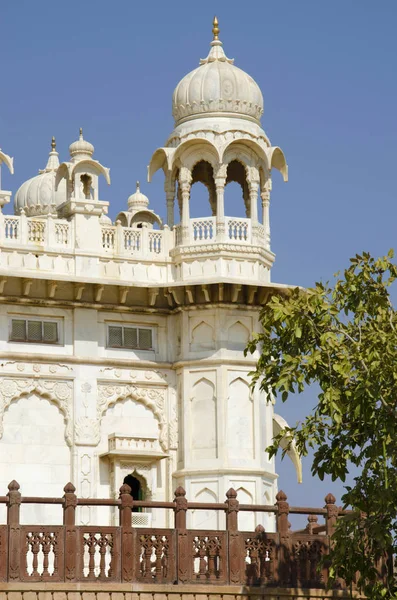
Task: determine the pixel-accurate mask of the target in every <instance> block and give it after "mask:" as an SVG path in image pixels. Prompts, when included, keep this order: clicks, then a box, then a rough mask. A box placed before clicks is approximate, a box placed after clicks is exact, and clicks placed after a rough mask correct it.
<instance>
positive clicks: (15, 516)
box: [0, 481, 346, 588]
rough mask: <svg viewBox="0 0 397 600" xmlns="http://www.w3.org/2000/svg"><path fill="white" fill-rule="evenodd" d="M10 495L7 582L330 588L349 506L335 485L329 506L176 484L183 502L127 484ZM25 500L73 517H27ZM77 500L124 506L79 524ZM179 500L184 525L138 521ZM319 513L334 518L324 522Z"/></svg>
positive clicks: (2, 566)
mask: <svg viewBox="0 0 397 600" xmlns="http://www.w3.org/2000/svg"><path fill="white" fill-rule="evenodd" d="M8 489H9V491H8V494H7V495H6V496H3V497H0V504H1V503H3V504H6V505H7V525H0V581H10V582H11V581H13V582H20V581H23V582H39V581H52V582H100V583H106V582H109V583H113V582H141V583H152V584H156V583H173V584H184V583H211V584H212V583H213V584H237V585H262V586H279V587H317V588H318V587H324V586H325V585H326V583H327V578H328V569H327V564H326V562H324V561H323V560H322V559H323V556H324V555H326V554H328V550H329V545H330V537H331V535H332V533H333V531H334V528H335V524H336V519H337V517H338V515H340V514H344V513H345V512H346V511H342V510H340V509H338V507H337V506H335V498H334V496H332V494H328V496H326V498H325V502H326V505H325V507H324V508H298V507H290V506H289V504H288V502H287V497H286V495H285V494H284V493H283V492H282V491H280V492H279V493H278V494H277V502H276V504H275V505H274V506H269V505H251V504H239V502H238V500H237V493H236V492H235V490H233V489H230V490H229V491H228V492H227V494H226V501H225V502H224V503H198V502H188V501H187V499H186V497H185V495H186V493H185V490H184V489H183V488H181V487H179V488H178V489H177V490H176V491H175V499H174V501H173V502H156V501H136V500H134V499H133V498H132V496H131V494H130V492H131V488H130V487H129V486H128V485H126V484H124V485H122V486H121V488H120V497H119V499H118V500H112V499H98V498H89V499H87V498H77V496H76V495H75V487H74V486H73V485H72V484H71V483H68V484H67V485H66V486H65V488H64V492H65V493H64V496H63V497H62V498H39V497H24V496H22V495H21V493H20V491H19V484H18V483H17V482H16V481H12V482H11V483H10V484H9V486H8ZM22 503H24V504H25V503H29V504H32V503H37V504H59V505H61V506H62V509H63V525H61V526H51V525H21V524H20V507H21V504H22ZM77 506H117V507H118V509H119V517H120V524H119V526H117V527H108V526H97V525H91V526H76V524H75V512H76V507H77ZM134 507H143V508H150V509H159V508H162V509H169V510H172V511H173V512H174V529H162V528H151V529H143V528H133V527H132V526H131V522H132V509H133V508H134ZM192 509H194V510H197V509H201V510H215V511H223V512H224V513H225V515H226V529H225V530H224V531H213V530H191V529H187V527H186V513H187V511H189V510H192ZM239 511H250V512H252V511H253V512H258V513H273V514H274V515H275V520H276V532H275V533H268V532H266V531H265V530H264V528H263V527H262V526H261V525H258V526H257V527H256V529H255V531H252V532H242V531H238V513H239ZM290 514H307V515H308V525H307V527H306V529H303V530H300V531H296V532H293V531H291V529H290V523H289V520H288V518H289V515H290ZM318 516H322V517H324V519H325V523H324V525H319V524H318Z"/></svg>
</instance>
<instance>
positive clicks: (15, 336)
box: [10, 319, 59, 344]
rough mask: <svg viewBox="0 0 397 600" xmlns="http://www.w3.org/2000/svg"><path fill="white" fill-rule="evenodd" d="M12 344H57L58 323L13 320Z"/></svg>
mask: <svg viewBox="0 0 397 600" xmlns="http://www.w3.org/2000/svg"><path fill="white" fill-rule="evenodd" d="M10 342H28V343H32V344H57V343H58V342H59V332H58V323H57V322H55V321H38V320H37V319H11V331H10Z"/></svg>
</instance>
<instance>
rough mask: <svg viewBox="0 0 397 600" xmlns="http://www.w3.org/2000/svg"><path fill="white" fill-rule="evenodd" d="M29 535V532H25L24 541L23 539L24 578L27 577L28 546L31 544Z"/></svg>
mask: <svg viewBox="0 0 397 600" xmlns="http://www.w3.org/2000/svg"><path fill="white" fill-rule="evenodd" d="M30 537H31V536H30V534H29V533H27V534H26V541H25V542H26V543H25V577H26V578H27V577H29V570H28V556H29V552H30V546H31V544H30V542H31V539H30Z"/></svg>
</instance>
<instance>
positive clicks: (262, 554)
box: [255, 525, 267, 585]
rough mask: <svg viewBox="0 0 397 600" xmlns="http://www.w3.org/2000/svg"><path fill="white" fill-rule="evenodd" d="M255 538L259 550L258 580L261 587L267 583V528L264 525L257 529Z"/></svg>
mask: <svg viewBox="0 0 397 600" xmlns="http://www.w3.org/2000/svg"><path fill="white" fill-rule="evenodd" d="M255 537H256V543H257V548H258V567H259V568H258V580H259V583H260V585H263V584H264V583H265V582H266V579H267V577H266V565H267V562H266V546H265V544H264V537H265V528H264V527H263V525H257V527H255Z"/></svg>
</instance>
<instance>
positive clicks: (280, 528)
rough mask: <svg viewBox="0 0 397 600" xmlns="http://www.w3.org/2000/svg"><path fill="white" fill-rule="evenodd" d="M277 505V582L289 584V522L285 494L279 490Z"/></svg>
mask: <svg viewBox="0 0 397 600" xmlns="http://www.w3.org/2000/svg"><path fill="white" fill-rule="evenodd" d="M276 500H277V502H276V506H277V532H278V534H279V544H280V550H279V579H280V581H279V583H280V584H283V585H289V583H290V580H291V574H290V544H291V541H290V532H289V528H290V523H289V521H288V515H289V504H288V502H287V496H286V495H285V493H284V492H283V491H282V490H280V491H279V493H278V494H277V496H276Z"/></svg>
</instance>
